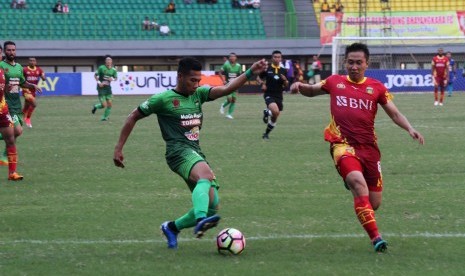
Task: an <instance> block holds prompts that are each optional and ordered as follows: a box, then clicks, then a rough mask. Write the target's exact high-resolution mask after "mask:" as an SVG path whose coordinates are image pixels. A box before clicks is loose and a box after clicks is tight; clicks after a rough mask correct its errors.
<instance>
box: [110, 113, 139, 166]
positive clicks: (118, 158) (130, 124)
mask: <svg viewBox="0 0 465 276" xmlns="http://www.w3.org/2000/svg"><path fill="white" fill-rule="evenodd" d="M145 117H146V116H145V115H144V114H142V112H140V110H139V108H136V109H134V110H133V111H132V112H131V113H130V114H129V116H128V117H127V118H126V121H125V123H124V125H123V128H122V129H121V132H120V135H119V139H118V143H116V146H115V152H114V154H113V162H114V163H115V166H117V167H120V168H124V163H123V161H124V156H123V147H124V144H126V141H127V140H128V137H129V135H130V134H131V132H132V130H133V129H134V126H135V125H136V123H137V121H139V120H140V119H142V118H145Z"/></svg>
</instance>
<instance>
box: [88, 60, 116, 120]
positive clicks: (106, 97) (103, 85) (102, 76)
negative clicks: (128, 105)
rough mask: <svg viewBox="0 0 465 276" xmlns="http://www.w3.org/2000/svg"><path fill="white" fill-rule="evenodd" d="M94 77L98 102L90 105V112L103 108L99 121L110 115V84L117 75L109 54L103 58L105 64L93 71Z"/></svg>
mask: <svg viewBox="0 0 465 276" xmlns="http://www.w3.org/2000/svg"><path fill="white" fill-rule="evenodd" d="M94 77H95V80H96V81H97V91H98V99H99V103H97V104H95V105H94V106H93V107H92V114H95V111H97V109H102V108H105V112H104V113H103V115H102V119H101V121H107V120H108V118H109V117H110V113H111V107H112V100H113V94H112V91H111V85H110V84H111V82H112V81H115V80H116V78H117V77H118V74H117V72H116V68H115V67H113V59H112V58H111V57H110V56H107V57H106V58H105V65H100V67H99V68H98V69H97V72H95V75H94Z"/></svg>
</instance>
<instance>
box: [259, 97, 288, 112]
mask: <svg viewBox="0 0 465 276" xmlns="http://www.w3.org/2000/svg"><path fill="white" fill-rule="evenodd" d="M263 98H265V103H266V106H267V107H268V106H269V105H270V104H271V103H276V104H277V105H278V108H279V111H283V108H284V106H283V99H280V98H276V97H273V96H268V95H264V96H263Z"/></svg>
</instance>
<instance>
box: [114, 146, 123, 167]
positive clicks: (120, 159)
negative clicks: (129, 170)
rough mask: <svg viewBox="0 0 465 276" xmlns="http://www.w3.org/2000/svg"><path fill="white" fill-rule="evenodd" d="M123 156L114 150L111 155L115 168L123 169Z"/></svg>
mask: <svg viewBox="0 0 465 276" xmlns="http://www.w3.org/2000/svg"><path fill="white" fill-rule="evenodd" d="M123 160H124V156H123V153H122V152H121V151H119V150H115V153H114V155H113V163H115V166H117V167H120V168H124V163H123Z"/></svg>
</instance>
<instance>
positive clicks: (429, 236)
mask: <svg viewBox="0 0 465 276" xmlns="http://www.w3.org/2000/svg"><path fill="white" fill-rule="evenodd" d="M366 237H367V236H366V235H365V234H326V235H325V234H303V235H270V236H252V237H246V238H247V240H257V241H263V240H279V239H341V238H366ZM383 237H385V238H427V239H442V238H465V233H429V232H425V233H413V234H394V233H391V234H388V233H387V234H386V233H385V234H383ZM178 241H180V242H191V241H198V240H197V239H194V238H179V239H178ZM200 241H207V242H212V239H211V238H210V239H202V240H200ZM141 243H165V241H164V239H162V238H160V239H146V240H27V239H22V240H13V241H0V244H1V245H7V244H45V245H47V244H58V245H60V244H61V245H67V244H83V245H85V244H141Z"/></svg>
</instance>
